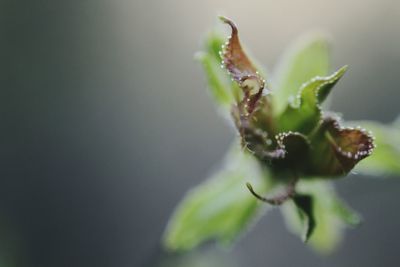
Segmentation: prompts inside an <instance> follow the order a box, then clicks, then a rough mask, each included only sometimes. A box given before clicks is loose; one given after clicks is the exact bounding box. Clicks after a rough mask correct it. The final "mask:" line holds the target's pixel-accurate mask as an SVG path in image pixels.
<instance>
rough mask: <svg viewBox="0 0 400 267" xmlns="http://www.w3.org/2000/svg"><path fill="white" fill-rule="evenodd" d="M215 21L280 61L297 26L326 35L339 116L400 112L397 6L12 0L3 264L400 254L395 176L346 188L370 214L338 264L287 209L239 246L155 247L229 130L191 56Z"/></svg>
mask: <svg viewBox="0 0 400 267" xmlns="http://www.w3.org/2000/svg"><path fill="white" fill-rule="evenodd" d="M219 14H223V15H227V16H229V17H231V18H232V19H234V20H235V21H236V23H237V24H238V25H239V27H240V31H241V37H242V40H243V42H245V43H246V44H247V46H248V47H249V48H250V49H251V50H252V52H253V54H254V55H255V56H256V57H257V58H258V59H259V61H261V62H263V63H265V64H266V65H267V66H268V68H269V69H271V68H272V67H273V66H274V65H275V64H276V62H277V60H278V58H279V56H280V54H281V53H282V52H283V50H284V47H285V46H287V45H288V44H289V43H290V42H291V41H292V40H294V39H295V38H296V37H298V36H299V35H300V34H302V33H304V32H307V31H309V30H315V29H318V30H325V31H327V32H328V33H329V34H330V35H331V37H332V43H333V67H334V68H336V67H339V66H342V65H344V64H348V65H349V66H350V69H349V71H348V73H347V74H346V76H345V77H344V79H343V80H342V81H341V82H340V84H339V86H337V87H336V88H335V91H334V93H333V97H332V108H333V110H336V111H340V112H343V113H344V118H346V119H367V118H368V119H374V120H379V121H382V122H390V121H391V120H393V119H394V118H395V117H396V116H397V114H399V113H400V107H399V104H398V101H399V100H400V90H399V86H398V84H399V78H400V68H399V66H400V2H399V1H396V0H380V1H378V0H375V1H373V0H356V1H346V0H335V1H333V0H330V1H321V0H309V1H291V0H282V1H272V0H269V1H253V0H246V1H232V0H229V1H228V0H226V1H222V0H213V1H211V0H207V1H183V0H182V1H179V0H174V1H154V0H147V1H144V0H143V1H140V0H138V1H135V0H114V1H106V0H82V1H50V0H48V1H45V0H37V1H19V0H1V1H0V114H1V115H0V116H1V120H0V123H1V128H0V129H1V130H0V166H1V167H0V266H2V267H3V266H5V267H16V266H35V267H36V266H41V267H42V266H43V267H47V266H49V267H56V266H75V267H80V266H82V267H89V266H113V267H124V266H144V267H147V266H149V267H150V266H151V267H153V266H185V267H186V266H188V267H191V266H193V267H197V266H230V267H241V266H341V267H344V266H364V267H367V266H396V265H397V264H398V262H400V254H399V248H400V231H399V226H400V214H399V212H398V211H399V209H400V202H399V198H398V196H399V194H400V177H397V179H396V177H392V179H387V180H385V179H372V178H366V177H360V176H351V177H350V178H348V179H343V180H338V181H337V182H336V185H337V187H338V189H339V191H340V193H341V195H343V196H344V198H345V199H346V200H347V201H348V202H349V203H350V204H351V206H353V207H354V208H355V209H357V210H358V211H360V212H361V213H362V214H363V217H364V220H365V222H364V224H363V225H362V227H360V228H358V229H356V230H351V231H348V232H347V235H346V239H345V242H344V243H343V245H342V246H341V247H340V248H339V250H338V251H336V252H335V253H333V254H332V255H330V256H328V257H322V256H318V255H316V254H315V253H314V252H312V251H311V250H310V249H309V248H307V247H306V246H304V245H303V244H302V243H301V241H300V240H298V238H297V237H295V236H292V235H291V234H290V233H288V232H287V230H286V228H285V226H284V225H283V222H282V220H281V217H280V214H279V212H278V211H277V210H275V211H273V212H271V213H269V214H268V216H266V217H264V218H263V219H262V220H261V221H260V223H259V224H258V225H257V226H256V227H255V228H254V229H253V230H252V231H251V232H250V233H249V234H248V235H247V236H246V237H244V238H243V239H241V240H240V242H239V243H238V244H237V245H236V246H235V247H234V249H233V250H232V251H230V252H229V251H222V250H219V249H215V248H214V246H212V245H211V246H208V247H205V248H203V249H201V250H199V251H197V252H193V253H190V254H188V255H165V254H164V253H163V252H162V251H161V250H160V246H159V240H160V237H161V235H162V232H163V229H164V227H165V224H166V222H167V220H168V217H169V215H170V214H171V212H172V210H173V208H174V206H175V205H176V204H177V203H178V201H179V200H180V199H181V198H182V196H183V194H184V192H185V191H186V190H187V189H188V188H190V187H191V186H193V185H195V184H198V183H199V182H201V181H202V179H204V178H205V177H206V176H207V175H208V174H210V172H211V171H212V170H213V169H215V168H217V167H218V164H219V162H220V160H221V158H222V156H223V155H224V153H225V151H226V150H227V148H228V147H229V144H230V143H231V141H232V140H233V139H234V135H235V134H234V132H233V131H232V130H231V129H230V128H229V127H228V126H227V125H226V124H224V122H223V120H222V119H221V118H219V117H218V116H217V115H216V114H217V113H216V112H215V109H214V107H213V102H212V101H211V100H210V99H209V97H208V95H207V92H206V90H205V78H204V76H203V73H202V71H201V68H200V66H199V65H198V64H197V63H196V62H194V60H193V54H194V53H195V52H196V51H197V50H199V48H200V46H201V39H202V37H203V36H204V35H205V34H206V32H207V31H208V30H209V29H211V28H212V27H214V26H215V25H217V24H218V23H217V19H216V16H217V15H219ZM221 29H224V30H226V28H221ZM388 178H389V177H388Z"/></svg>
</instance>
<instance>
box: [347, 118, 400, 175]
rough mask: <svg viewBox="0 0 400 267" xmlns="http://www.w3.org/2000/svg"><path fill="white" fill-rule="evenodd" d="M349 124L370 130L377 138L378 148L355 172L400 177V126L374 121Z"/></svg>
mask: <svg viewBox="0 0 400 267" xmlns="http://www.w3.org/2000/svg"><path fill="white" fill-rule="evenodd" d="M348 124H349V125H353V126H360V127H362V128H365V129H368V130H370V131H371V132H372V134H373V136H374V137H375V141H374V143H375V145H376V148H375V149H374V151H373V152H372V154H371V155H370V156H369V157H368V158H366V159H364V160H363V161H361V162H360V163H359V164H358V165H357V166H356V168H355V172H360V173H364V174H370V175H376V176H380V175H396V176H400V124H399V123H393V124H391V125H386V124H382V123H378V122H372V121H352V122H348Z"/></svg>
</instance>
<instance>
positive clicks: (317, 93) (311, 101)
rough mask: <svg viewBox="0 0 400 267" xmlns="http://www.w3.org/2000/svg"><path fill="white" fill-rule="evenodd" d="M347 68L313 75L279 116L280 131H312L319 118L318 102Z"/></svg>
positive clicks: (305, 132) (320, 101) (321, 100)
mask: <svg viewBox="0 0 400 267" xmlns="http://www.w3.org/2000/svg"><path fill="white" fill-rule="evenodd" d="M346 70H347V66H344V67H342V68H340V69H339V70H338V71H336V72H335V73H333V74H332V75H330V76H327V77H313V78H312V79H311V80H309V81H308V82H306V83H304V84H303V85H302V86H301V88H300V89H299V92H298V95H297V97H296V99H295V100H294V101H292V103H289V104H288V105H287V107H286V109H285V111H284V112H283V113H282V115H281V116H280V118H279V120H278V122H279V129H280V131H289V130H292V131H293V130H295V131H299V132H301V133H303V134H308V133H309V132H310V131H312V130H313V129H314V128H315V127H316V125H317V123H318V122H319V121H320V119H321V107H320V104H321V103H322V102H323V101H324V100H325V98H326V97H327V96H328V94H329V92H330V91H331V89H332V88H333V86H334V85H335V84H336V83H337V82H338V81H339V79H340V78H341V77H342V76H343V75H344V73H345V72H346Z"/></svg>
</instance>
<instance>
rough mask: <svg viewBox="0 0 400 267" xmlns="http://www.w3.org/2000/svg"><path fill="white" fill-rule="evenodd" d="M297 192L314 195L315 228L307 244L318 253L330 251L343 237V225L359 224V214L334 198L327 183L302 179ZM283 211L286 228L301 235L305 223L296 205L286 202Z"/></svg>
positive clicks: (334, 194) (335, 196) (332, 189)
mask: <svg viewBox="0 0 400 267" xmlns="http://www.w3.org/2000/svg"><path fill="white" fill-rule="evenodd" d="M297 191H298V192H300V194H305V195H309V196H310V197H312V198H313V211H314V218H315V229H314V231H313V233H312V235H311V236H310V239H309V242H308V244H310V245H311V246H312V247H313V248H314V249H315V250H316V251H319V252H321V253H329V252H331V251H333V250H334V249H335V248H336V246H337V245H338V244H339V243H340V241H341V239H342V237H343V229H344V227H345V226H346V225H348V226H355V225H358V224H359V223H360V218H359V216H358V215H357V214H356V213H354V212H353V211H352V210H351V209H349V208H348V207H347V205H346V204H344V202H343V201H342V200H341V199H339V198H338V197H337V195H336V193H335V191H334V188H333V187H332V186H331V184H330V183H329V182H326V181H316V180H312V181H301V182H300V183H299V184H298V190H297ZM282 212H283V215H284V218H285V221H286V224H287V225H288V227H289V229H291V230H292V232H293V233H295V234H296V235H299V236H301V237H302V238H303V237H304V223H303V221H302V220H301V218H300V216H299V212H298V209H297V208H296V206H295V205H294V204H293V203H291V202H288V203H285V205H283V207H282Z"/></svg>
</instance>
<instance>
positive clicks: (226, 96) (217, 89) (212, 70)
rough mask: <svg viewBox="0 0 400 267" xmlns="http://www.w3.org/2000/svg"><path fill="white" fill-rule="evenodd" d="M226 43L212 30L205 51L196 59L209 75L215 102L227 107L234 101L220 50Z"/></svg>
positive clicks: (230, 83)
mask: <svg viewBox="0 0 400 267" xmlns="http://www.w3.org/2000/svg"><path fill="white" fill-rule="evenodd" d="M223 43H224V39H223V38H222V37H221V35H219V34H217V33H215V32H211V33H210V34H209V35H208V36H207V39H206V41H205V49H204V50H205V51H203V52H199V53H197V54H196V59H197V60H199V61H200V62H201V64H202V66H203V69H204V72H205V74H206V76H207V83H208V88H209V91H210V93H211V95H212V96H213V98H214V100H215V102H216V103H217V104H218V105H219V106H222V107H223V108H225V109H229V108H230V105H231V104H232V103H234V98H233V93H232V82H231V81H230V78H229V76H228V74H227V73H226V71H225V70H223V69H222V68H221V60H222V59H221V57H220V56H219V51H220V50H221V47H222V45H223Z"/></svg>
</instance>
